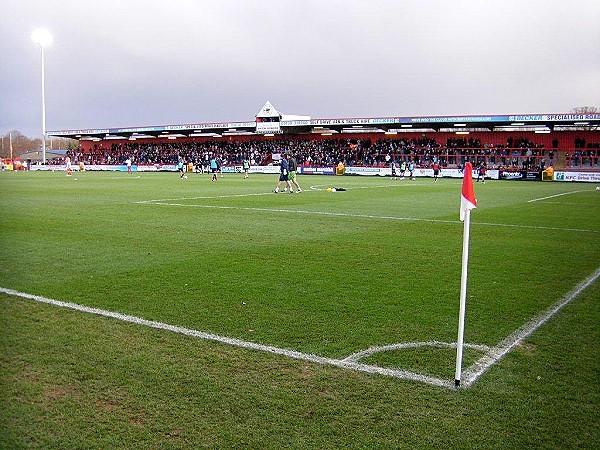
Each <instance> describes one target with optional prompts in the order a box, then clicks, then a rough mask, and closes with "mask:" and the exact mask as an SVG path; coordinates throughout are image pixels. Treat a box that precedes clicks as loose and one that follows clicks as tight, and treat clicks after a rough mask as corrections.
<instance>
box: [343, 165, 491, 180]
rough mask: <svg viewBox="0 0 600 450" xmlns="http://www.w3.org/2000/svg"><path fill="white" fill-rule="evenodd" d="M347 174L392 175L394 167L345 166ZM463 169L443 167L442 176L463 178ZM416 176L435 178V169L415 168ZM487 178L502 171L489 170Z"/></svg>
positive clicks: (406, 173) (474, 171)
mask: <svg viewBox="0 0 600 450" xmlns="http://www.w3.org/2000/svg"><path fill="white" fill-rule="evenodd" d="M345 170H346V175H363V176H364V175H366V176H380V177H390V176H392V169H391V168H390V167H353V166H347V167H345ZM409 174H410V172H409V171H408V170H407V171H406V172H405V173H404V176H405V177H408V176H409ZM463 175H464V174H463V171H462V170H460V169H442V170H441V171H440V177H441V178H463ZM396 176H400V169H399V168H396ZM413 176H414V177H430V178H433V169H415V170H414V171H413ZM473 177H475V178H477V170H476V169H474V170H473ZM485 177H486V179H488V180H489V179H492V180H498V179H499V178H500V171H499V170H496V169H492V170H488V171H487V172H486V174H485Z"/></svg>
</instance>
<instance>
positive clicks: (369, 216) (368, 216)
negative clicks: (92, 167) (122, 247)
mask: <svg viewBox="0 0 600 450" xmlns="http://www.w3.org/2000/svg"><path fill="white" fill-rule="evenodd" d="M256 195H259V194H256ZM300 195H302V194H300ZM211 198H213V197H211ZM174 200H188V199H174ZM135 203H137V204H145V205H159V206H181V207H187V208H208V209H231V210H240V211H259V212H275V213H290V214H308V215H315V216H331V217H351V218H356V219H379V220H397V221H404V222H430V223H458V224H460V223H462V222H460V221H458V220H444V219H423V218H418V217H396V216H377V215H374V214H351V213H335V212H327V211H308V210H301V209H300V210H298V209H284V208H251V207H247V206H224V205H193V204H186V203H166V202H162V201H157V200H147V201H140V202H135ZM471 224H472V225H473V226H478V225H484V226H491V227H508V228H526V229H533V230H548V231H574V232H582V233H600V230H588V229H585V228H560V227H545V226H539V225H514V224H504V223H491V222H471Z"/></svg>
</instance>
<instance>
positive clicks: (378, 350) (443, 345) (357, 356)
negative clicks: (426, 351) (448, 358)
mask: <svg viewBox="0 0 600 450" xmlns="http://www.w3.org/2000/svg"><path fill="white" fill-rule="evenodd" d="M464 346H465V347H466V348H472V349H475V350H479V351H481V352H488V351H490V347H489V346H487V345H479V344H464ZM418 347H439V348H456V342H440V341H429V342H402V343H400V344H389V345H381V346H374V347H370V348H368V349H366V350H362V351H360V352H356V353H353V354H352V355H350V356H348V357H347V358H345V359H344V361H359V360H361V359H363V358H366V357H368V356H371V355H374V354H375V353H381V352H387V351H390V350H402V349H405V348H418Z"/></svg>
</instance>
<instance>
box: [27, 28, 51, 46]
mask: <svg viewBox="0 0 600 450" xmlns="http://www.w3.org/2000/svg"><path fill="white" fill-rule="evenodd" d="M31 39H32V40H33V42H35V43H36V44H38V45H39V46H41V47H48V46H50V45H52V35H51V34H50V32H49V31H48V30H44V29H43V28H38V29H37V30H35V31H34V32H33V34H32V35H31Z"/></svg>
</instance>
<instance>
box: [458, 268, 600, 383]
mask: <svg viewBox="0 0 600 450" xmlns="http://www.w3.org/2000/svg"><path fill="white" fill-rule="evenodd" d="M598 277H600V267H599V268H598V269H596V271H595V272H594V273H593V274H591V275H590V276H589V277H587V278H586V279H585V280H583V281H582V282H581V283H579V284H578V285H577V286H576V287H575V288H574V289H573V290H571V291H570V292H568V293H567V294H566V295H565V296H564V297H563V298H562V299H560V300H559V301H558V302H556V303H554V304H553V305H552V306H550V308H548V309H547V310H546V311H544V312H542V313H541V314H538V315H537V316H536V317H534V318H533V319H531V320H530V321H529V322H527V323H526V324H525V325H523V326H522V327H520V328H519V329H518V330H516V331H515V332H514V333H511V334H510V335H509V336H508V337H507V338H506V339H504V340H503V341H502V342H500V343H499V344H498V345H497V346H495V347H494V348H492V349H491V350H490V351H489V352H488V353H487V354H486V355H485V356H483V357H482V358H481V359H480V360H479V361H476V362H475V363H474V364H473V365H472V366H471V367H469V368H468V369H466V370H465V371H464V372H463V374H462V375H463V380H464V386H465V387H470V386H471V385H472V384H473V383H475V382H476V381H477V379H478V378H479V377H480V376H481V375H483V373H484V372H486V371H487V370H488V369H489V368H490V367H491V366H493V365H494V364H496V363H497V362H498V361H500V359H502V358H503V357H504V356H506V355H507V354H508V353H510V352H511V351H512V350H514V348H515V347H516V346H517V345H519V344H521V343H522V342H523V341H524V340H525V339H526V338H528V337H529V336H530V335H531V334H533V332H534V331H536V330H537V329H538V328H540V327H541V326H542V325H544V324H545V323H546V322H547V321H548V320H550V319H551V318H552V317H553V316H554V315H555V314H556V313H558V311H560V310H561V309H562V308H563V307H564V306H566V305H568V304H569V303H571V302H572V301H573V300H574V299H576V298H577V297H579V295H580V294H581V293H582V292H583V291H584V290H585V289H586V288H587V287H589V286H590V285H591V284H593V283H594V282H595V281H596V280H597V279H598Z"/></svg>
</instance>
